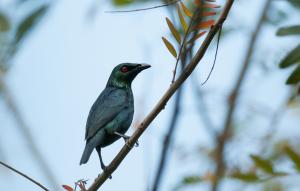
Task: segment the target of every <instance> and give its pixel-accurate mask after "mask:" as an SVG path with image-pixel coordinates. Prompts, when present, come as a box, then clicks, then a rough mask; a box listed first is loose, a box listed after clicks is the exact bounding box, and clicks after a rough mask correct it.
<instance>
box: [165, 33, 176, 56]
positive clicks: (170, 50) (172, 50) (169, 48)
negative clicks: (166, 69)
mask: <svg viewBox="0 0 300 191" xmlns="http://www.w3.org/2000/svg"><path fill="white" fill-rule="evenodd" d="M162 40H163V41H164V43H165V45H166V47H167V49H168V50H169V52H170V53H171V54H172V55H173V56H174V57H175V58H177V52H176V50H175V48H174V46H173V45H172V44H171V43H170V42H169V41H168V40H167V39H166V38H165V37H162Z"/></svg>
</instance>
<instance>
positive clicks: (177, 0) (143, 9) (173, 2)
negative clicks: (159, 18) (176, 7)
mask: <svg viewBox="0 0 300 191" xmlns="http://www.w3.org/2000/svg"><path fill="white" fill-rule="evenodd" d="M179 1H181V0H175V1H171V2H170V3H166V4H164V5H157V6H154V7H147V8H142V9H132V10H123V11H105V13H130V12H138V11H147V10H151V9H157V8H161V7H167V6H169V5H173V4H176V3H178V2H179Z"/></svg>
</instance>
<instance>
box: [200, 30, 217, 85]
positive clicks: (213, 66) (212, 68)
mask: <svg viewBox="0 0 300 191" xmlns="http://www.w3.org/2000/svg"><path fill="white" fill-rule="evenodd" d="M221 33H222V26H221V28H220V31H219V35H218V40H217V48H216V52H215V58H214V63H213V65H212V67H211V69H210V71H209V74H208V76H207V78H206V79H205V81H204V82H202V83H201V85H204V84H205V83H206V82H207V81H208V79H209V77H210V75H211V73H212V71H213V70H214V68H215V64H216V60H217V55H218V50H219V44H220V38H221Z"/></svg>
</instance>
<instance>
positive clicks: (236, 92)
mask: <svg viewBox="0 0 300 191" xmlns="http://www.w3.org/2000/svg"><path fill="white" fill-rule="evenodd" d="M270 5H271V0H267V1H266V3H265V5H264V7H263V10H262V13H261V15H260V17H259V20H258V22H257V24H256V26H255V30H254V31H253V33H252V35H251V38H250V41H249V45H248V48H247V53H246V56H245V59H244V61H243V64H242V69H241V71H240V73H239V76H238V79H237V81H236V84H235V86H234V88H233V90H232V91H231V94H230V96H229V100H228V104H229V105H228V110H227V114H226V118H225V122H224V125H223V126H224V128H223V132H222V133H221V134H220V135H219V136H218V137H217V148H216V159H215V160H216V169H215V172H214V177H215V180H214V181H213V183H212V189H211V190H212V191H217V190H218V186H219V183H220V180H221V178H222V176H223V174H224V171H225V168H226V167H225V161H224V148H225V145H226V142H227V141H228V140H229V139H230V133H231V129H232V121H233V116H234V112H235V110H236V105H237V101H238V98H239V96H240V89H241V87H242V85H243V82H244V79H245V77H246V74H247V72H248V71H249V70H248V69H249V66H250V63H251V57H252V54H253V52H254V47H255V45H256V42H257V39H258V38H257V37H258V36H259V34H260V32H261V28H262V25H263V22H264V20H265V17H266V14H267V11H268V9H269V7H270Z"/></svg>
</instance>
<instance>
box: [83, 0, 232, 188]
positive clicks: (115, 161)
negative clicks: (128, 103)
mask: <svg viewBox="0 0 300 191" xmlns="http://www.w3.org/2000/svg"><path fill="white" fill-rule="evenodd" d="M233 2H234V0H227V2H226V4H225V7H224V10H223V12H222V14H221V16H220V18H219V19H218V21H217V23H216V25H215V26H214V27H212V28H211V30H210V32H209V33H208V35H207V36H206V38H205V40H204V42H203V43H202V45H201V47H200V48H199V49H198V51H197V53H196V55H195V56H194V57H193V59H192V60H191V61H190V63H189V64H188V66H187V67H186V68H185V69H184V70H183V72H182V74H181V75H180V76H179V77H178V79H177V80H176V81H175V82H174V83H173V84H171V85H170V87H169V88H168V90H167V91H166V92H165V94H164V95H163V97H162V98H161V99H160V100H159V102H158V103H157V104H156V106H155V107H154V108H153V110H152V111H151V112H150V113H149V114H148V115H147V116H146V118H145V119H144V120H143V122H142V123H141V124H140V125H139V126H138V127H137V129H136V130H135V132H134V133H133V135H132V136H131V137H130V138H129V140H128V144H126V145H124V146H123V147H122V149H121V150H120V152H119V153H118V154H117V155H116V157H115V158H114V159H113V160H112V162H111V163H110V164H109V165H108V166H107V169H106V171H104V172H103V173H102V174H100V175H99V176H98V177H97V178H96V180H95V182H94V183H93V184H92V185H91V187H90V188H89V189H88V191H96V190H98V188H99V187H100V186H101V185H102V184H103V183H104V182H105V181H106V180H107V179H108V178H109V177H110V175H111V174H112V173H113V172H114V171H115V170H116V169H117V168H118V166H119V165H120V163H121V162H122V161H123V160H124V158H125V157H126V155H127V154H128V153H129V152H130V150H131V147H129V146H128V145H132V146H133V145H134V143H135V142H136V141H137V140H138V138H139V137H140V136H141V135H142V134H143V132H144V131H145V130H146V129H147V127H148V126H149V125H150V123H151V122H152V121H153V120H154V119H155V118H156V117H157V115H158V114H159V113H160V112H161V111H162V110H163V109H164V108H165V106H166V104H167V102H168V101H169V99H170V98H171V97H172V96H173V94H174V93H175V92H176V91H177V90H178V88H179V87H180V86H181V85H182V84H183V82H184V81H185V80H186V79H187V78H188V77H189V76H190V75H191V73H192V72H193V71H194V69H195V68H196V66H197V65H198V63H199V61H200V60H201V59H202V58H203V56H204V54H205V52H206V50H207V48H208V46H209V45H210V43H211V41H212V39H213V38H214V36H215V35H216V33H217V32H218V30H219V29H220V27H221V25H222V24H223V23H224V21H225V20H226V18H227V15H228V13H229V10H230V8H231V6H232V4H233Z"/></svg>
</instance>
